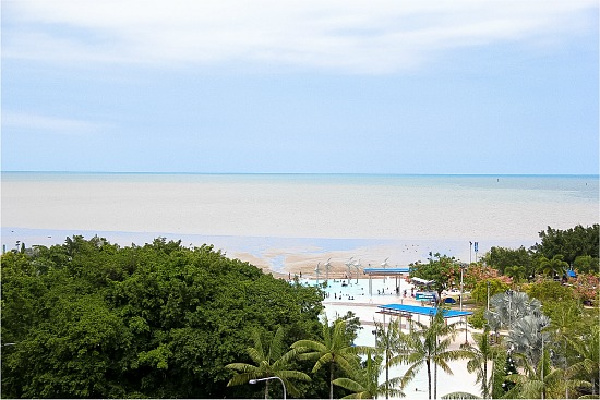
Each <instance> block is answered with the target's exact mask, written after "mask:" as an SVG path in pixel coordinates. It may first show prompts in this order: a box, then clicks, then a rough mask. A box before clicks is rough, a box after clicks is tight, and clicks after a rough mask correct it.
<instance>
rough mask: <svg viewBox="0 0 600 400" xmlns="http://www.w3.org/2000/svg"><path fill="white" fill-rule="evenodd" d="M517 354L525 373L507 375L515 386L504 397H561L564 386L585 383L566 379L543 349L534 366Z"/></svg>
mask: <svg viewBox="0 0 600 400" xmlns="http://www.w3.org/2000/svg"><path fill="white" fill-rule="evenodd" d="M517 356H520V357H521V358H522V360H523V364H524V365H523V367H524V370H525V374H524V375H520V374H519V375H511V376H508V379H510V380H511V381H513V382H514V383H515V387H514V388H512V389H511V390H509V391H508V392H507V393H506V395H505V396H504V397H505V398H522V399H537V398H539V397H541V396H543V397H545V398H561V397H562V394H563V393H564V388H565V387H569V388H573V389H575V388H577V387H580V386H584V385H585V384H586V383H587V382H585V381H582V380H576V379H566V378H565V371H563V370H562V368H553V367H552V366H551V364H550V357H549V355H548V352H547V351H545V350H544V355H543V357H542V358H541V359H540V360H539V363H538V365H537V366H536V367H535V368H534V367H533V366H532V365H531V363H530V362H529V361H528V359H527V357H525V355H523V354H518V353H517ZM542 364H543V366H542ZM587 384H588V385H589V383H587Z"/></svg>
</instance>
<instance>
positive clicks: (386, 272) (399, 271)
mask: <svg viewBox="0 0 600 400" xmlns="http://www.w3.org/2000/svg"><path fill="white" fill-rule="evenodd" d="M408 272H410V268H408V267H396V268H365V269H363V275H370V276H396V275H404V274H407V273H408Z"/></svg>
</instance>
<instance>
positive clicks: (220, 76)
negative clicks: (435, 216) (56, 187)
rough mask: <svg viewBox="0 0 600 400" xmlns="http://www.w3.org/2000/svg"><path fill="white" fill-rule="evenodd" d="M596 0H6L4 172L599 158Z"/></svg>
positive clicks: (550, 169) (318, 168) (528, 163)
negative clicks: (151, 0)
mask: <svg viewBox="0 0 600 400" xmlns="http://www.w3.org/2000/svg"><path fill="white" fill-rule="evenodd" d="M598 36H599V32H598V3H597V1H596V0H593V1H591V0H569V1H567V0H564V1H539V0H519V1H499V0H492V1H481V0H470V1H461V0H459V1H452V2H448V1H416V0H415V1H370V2H365V1H353V0H346V1H329V0H325V1H313V0H293V1H265V0H257V1H252V2H248V1H231V0H219V1H192V0H190V1H183V0H175V1H153V2H147V1H131V0H122V1H110V0H108V1H101V2H99V1H96V0H94V1H89V0H70V1H64V0H54V1H48V0H18V1H12V0H2V170H4V171H14V170H27V171H38V170H39V171H136V172H137V171H152V172H170V171H174V172H179V171H181V172H352V173H594V174H595V173H598V169H599V161H598V159H599V154H598V149H599V139H598V137H599V119H598V111H599V100H598V93H599V87H598V86H599V85H598V70H599V69H598V68H599V65H598V47H599V46H598Z"/></svg>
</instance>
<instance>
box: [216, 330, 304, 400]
mask: <svg viewBox="0 0 600 400" xmlns="http://www.w3.org/2000/svg"><path fill="white" fill-rule="evenodd" d="M252 337H253V340H254V347H250V348H249V349H248V355H249V356H250V358H251V359H252V361H253V362H254V363H255V364H256V365H252V364H245V363H232V364H228V365H226V366H225V367H226V368H230V369H233V370H236V371H239V372H240V373H239V374H237V375H234V376H233V377H232V378H231V379H230V380H229V383H228V384H227V386H236V385H243V384H245V383H248V382H249V380H250V379H258V378H266V377H270V376H277V377H279V378H281V379H282V380H283V381H284V382H285V386H286V387H287V389H288V391H289V392H290V395H292V396H299V395H300V392H299V390H298V389H297V388H296V387H295V386H294V385H293V384H292V383H291V382H290V381H289V380H290V379H300V380H303V381H309V380H310V377H309V376H308V375H306V374H305V373H302V372H299V371H288V370H287V368H288V366H289V363H290V361H291V360H292V359H293V358H294V357H295V356H296V353H297V351H296V350H293V349H292V350H290V351H288V352H286V353H285V354H283V355H282V352H283V346H284V341H283V339H284V330H283V328H282V327H279V328H277V331H276V332H275V336H274V337H273V340H272V341H271V343H270V344H269V345H268V348H267V347H266V346H265V344H264V343H263V341H262V338H261V335H260V332H259V331H258V330H255V331H254V332H253V335H252ZM268 394H269V381H268V380H267V381H265V399H266V398H267V396H268Z"/></svg>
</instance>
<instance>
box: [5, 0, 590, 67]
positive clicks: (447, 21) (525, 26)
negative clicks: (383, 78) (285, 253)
mask: <svg viewBox="0 0 600 400" xmlns="http://www.w3.org/2000/svg"><path fill="white" fill-rule="evenodd" d="M3 5H5V7H4V10H3V12H4V13H5V16H4V18H6V19H7V20H9V21H11V22H13V24H10V27H9V28H4V27H3V32H2V35H3V47H4V48H3V53H4V57H9V58H24V59H34V60H45V61H54V62H77V61H80V62H117V63H151V64H171V65H173V64H174V65H176V66H177V65H186V64H192V65H195V64H218V63H226V62H244V63H270V64H274V65H290V66H299V67H310V68H325V69H332V70H341V71H347V72H370V73H377V72H392V71H397V70H402V69H407V68H413V67H415V66H418V65H420V64H421V63H423V62H424V61H427V60H430V59H432V57H435V56H436V54H437V52H439V51H444V50H448V49H453V48H461V47H468V46H485V45H490V44H494V43H497V42H501V41H518V42H528V41H531V40H540V41H543V42H544V43H548V42H556V41H557V40H564V38H568V37H570V36H572V35H576V34H578V33H580V32H581V31H582V30H586V29H590V28H595V27H592V26H591V24H592V23H595V21H596V20H595V19H593V18H590V17H589V15H596V14H597V7H598V5H597V1H596V0H568V1H567V0H559V1H556V0H554V1H553V0H549V1H541V0H518V1H516V0H511V1H508V0H502V1H499V0H491V1H482V0H465V1H445V0H444V1H417V0H413V1H398V0H394V1H391V0H383V1H369V2H367V1H355V0H346V1H341V0H335V1H331V0H321V1H317V0H286V1H281V0H255V1H245V0H244V1H242V0H214V1H197V0H174V1H147V0H143V1H138V0H135V1H132V0H124V1H106V0H105V1H97V0H54V1H49V0H19V1H11V2H7V3H3ZM19 27H21V28H19ZM548 38H552V40H548ZM557 38H558V39H557Z"/></svg>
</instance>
